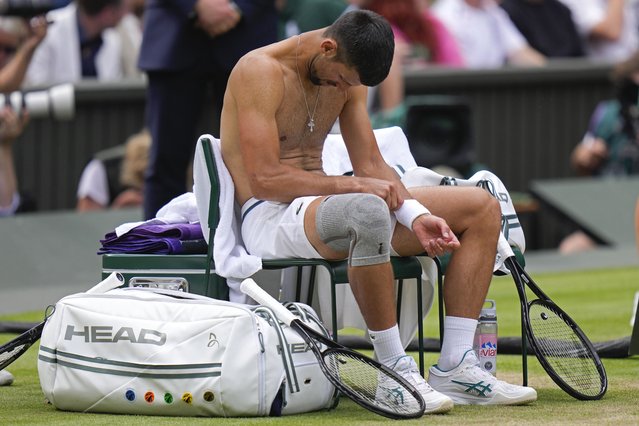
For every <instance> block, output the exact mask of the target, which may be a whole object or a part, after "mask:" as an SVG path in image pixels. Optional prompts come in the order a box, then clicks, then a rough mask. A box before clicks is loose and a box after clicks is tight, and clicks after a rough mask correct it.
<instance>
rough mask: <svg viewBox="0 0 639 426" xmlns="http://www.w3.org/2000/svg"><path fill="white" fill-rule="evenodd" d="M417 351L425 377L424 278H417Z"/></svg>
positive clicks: (420, 370) (421, 370)
mask: <svg viewBox="0 0 639 426" xmlns="http://www.w3.org/2000/svg"><path fill="white" fill-rule="evenodd" d="M416 284H417V339H418V340H417V351H418V357H419V373H420V374H421V375H422V377H424V309H423V306H422V280H421V277H419V278H417V283H416Z"/></svg>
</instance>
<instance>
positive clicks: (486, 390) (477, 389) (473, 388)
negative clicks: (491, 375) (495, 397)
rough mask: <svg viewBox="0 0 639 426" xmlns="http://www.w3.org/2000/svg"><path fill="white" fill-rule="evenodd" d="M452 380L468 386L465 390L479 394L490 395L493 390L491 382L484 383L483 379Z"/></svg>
mask: <svg viewBox="0 0 639 426" xmlns="http://www.w3.org/2000/svg"><path fill="white" fill-rule="evenodd" d="M452 382H453V383H457V384H458V385H461V386H466V389H465V390H464V392H466V393H473V394H475V395H477V396H482V397H488V395H489V394H490V393H491V392H492V391H493V390H492V389H491V388H490V383H488V384H484V381H483V380H481V381H479V382H477V383H470V382H460V381H457V380H452Z"/></svg>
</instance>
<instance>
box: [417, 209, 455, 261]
mask: <svg viewBox="0 0 639 426" xmlns="http://www.w3.org/2000/svg"><path fill="white" fill-rule="evenodd" d="M413 232H414V233H415V235H416V236H417V239H419V242H420V243H421V244H422V247H424V250H426V253H428V255H429V256H431V257H434V256H441V255H443V254H446V253H450V252H452V251H454V250H457V249H458V248H459V246H460V243H459V240H458V239H457V236H455V234H454V233H453V231H451V229H450V227H449V226H448V224H447V223H446V221H445V220H444V219H442V218H441V217H438V216H434V215H432V214H428V215H426V214H424V215H421V216H418V217H417V218H416V219H415V220H414V221H413Z"/></svg>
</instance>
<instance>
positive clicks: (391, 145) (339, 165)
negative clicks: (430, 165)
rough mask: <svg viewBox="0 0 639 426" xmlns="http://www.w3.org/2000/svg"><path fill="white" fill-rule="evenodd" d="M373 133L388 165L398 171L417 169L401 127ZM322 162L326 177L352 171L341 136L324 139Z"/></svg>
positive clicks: (332, 135) (334, 135)
mask: <svg viewBox="0 0 639 426" xmlns="http://www.w3.org/2000/svg"><path fill="white" fill-rule="evenodd" d="M373 133H375V138H376V139H377V145H378V146H379V150H380V151H381V153H382V157H384V160H385V161H386V163H388V165H390V166H391V167H395V169H398V171H400V170H402V169H403V170H409V169H412V168H414V167H417V163H416V162H415V158H413V154H412V153H411V152H410V148H409V146H408V140H407V139H406V135H405V134H404V131H403V130H402V129H401V127H388V128H384V129H375V130H374V131H373ZM322 162H323V166H324V172H325V173H326V174H327V175H343V174H344V173H347V172H352V171H353V166H352V165H351V160H350V158H349V157H348V152H347V151H346V145H345V144H344V139H343V138H342V135H341V134H330V135H328V136H327V137H326V142H325V143H324V151H322Z"/></svg>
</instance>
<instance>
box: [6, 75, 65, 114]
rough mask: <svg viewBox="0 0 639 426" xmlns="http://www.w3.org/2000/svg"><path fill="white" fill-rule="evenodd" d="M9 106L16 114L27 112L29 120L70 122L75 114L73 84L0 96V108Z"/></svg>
mask: <svg viewBox="0 0 639 426" xmlns="http://www.w3.org/2000/svg"><path fill="white" fill-rule="evenodd" d="M1 105H10V106H11V107H12V108H13V110H14V111H16V113H20V111H22V109H23V108H24V109H26V110H27V111H29V117H31V118H54V119H56V120H70V119H72V118H73V116H74V114H75V91H74V89H73V84H61V85H58V86H53V87H51V88H49V89H47V90H38V91H33V92H20V91H16V92H12V93H8V94H0V106H1Z"/></svg>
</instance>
